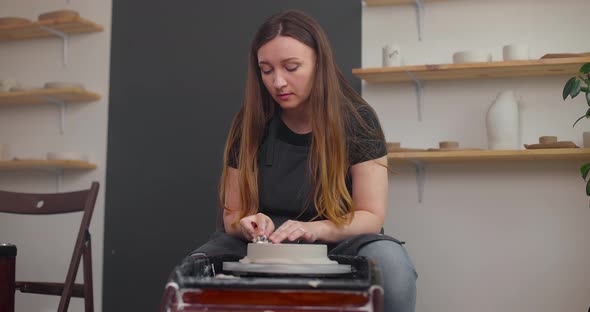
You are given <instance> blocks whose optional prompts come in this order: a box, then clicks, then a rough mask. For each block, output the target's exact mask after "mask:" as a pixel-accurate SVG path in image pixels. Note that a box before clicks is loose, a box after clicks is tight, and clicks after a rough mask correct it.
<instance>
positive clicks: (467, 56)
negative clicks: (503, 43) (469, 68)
mask: <svg viewBox="0 0 590 312" xmlns="http://www.w3.org/2000/svg"><path fill="white" fill-rule="evenodd" d="M491 61H492V55H491V54H490V53H487V52H482V51H459V52H456V53H454V54H453V63H454V64H463V63H480V62H491Z"/></svg>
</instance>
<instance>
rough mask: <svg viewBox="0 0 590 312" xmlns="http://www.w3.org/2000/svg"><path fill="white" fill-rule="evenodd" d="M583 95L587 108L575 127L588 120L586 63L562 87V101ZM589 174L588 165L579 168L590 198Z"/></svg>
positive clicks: (589, 99) (589, 85)
mask: <svg viewBox="0 0 590 312" xmlns="http://www.w3.org/2000/svg"><path fill="white" fill-rule="evenodd" d="M580 94H584V95H585V97H586V103H587V104H588V106H589V108H588V110H587V111H586V114H584V115H582V116H581V117H580V118H578V119H577V120H576V121H575V122H574V125H573V126H575V125H576V124H577V123H578V121H580V120H582V118H590V63H586V64H584V65H582V67H581V68H580V70H579V71H578V73H577V74H576V75H575V76H574V77H571V78H570V79H569V80H568V81H567V82H566V83H565V86H564V87H563V99H564V100H565V99H567V97H568V96H569V97H571V98H572V99H573V98H575V97H576V96H578V95H580ZM589 172H590V163H586V164H584V165H582V167H581V168H580V173H581V174H582V179H584V181H585V182H586V195H588V196H590V179H589V177H588V173H589Z"/></svg>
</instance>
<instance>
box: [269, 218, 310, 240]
mask: <svg viewBox="0 0 590 312" xmlns="http://www.w3.org/2000/svg"><path fill="white" fill-rule="evenodd" d="M316 231H317V230H316V229H315V225H314V223H313V222H300V221H293V220H288V221H287V222H285V223H283V224H282V225H281V226H279V228H278V229H276V230H275V231H274V232H273V233H272V234H271V235H270V236H269V238H268V239H269V240H270V241H271V242H273V243H274V244H278V243H280V242H282V241H284V240H285V239H286V240H289V241H291V242H293V241H296V240H299V239H303V240H305V241H306V242H309V243H313V242H315V241H316V240H317V234H316Z"/></svg>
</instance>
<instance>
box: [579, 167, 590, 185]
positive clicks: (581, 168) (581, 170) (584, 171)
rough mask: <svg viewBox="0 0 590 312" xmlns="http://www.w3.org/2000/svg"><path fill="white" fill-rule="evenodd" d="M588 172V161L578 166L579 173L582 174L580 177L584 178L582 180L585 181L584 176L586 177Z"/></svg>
mask: <svg viewBox="0 0 590 312" xmlns="http://www.w3.org/2000/svg"><path fill="white" fill-rule="evenodd" d="M588 172H590V163H585V164H583V165H582V167H580V173H581V174H582V179H584V181H586V178H587V177H588Z"/></svg>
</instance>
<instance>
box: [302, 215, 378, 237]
mask: <svg viewBox="0 0 590 312" xmlns="http://www.w3.org/2000/svg"><path fill="white" fill-rule="evenodd" d="M311 223H313V226H314V227H315V228H316V229H315V232H316V233H317V237H316V239H317V240H319V241H323V242H327V243H333V242H339V241H342V240H344V239H346V238H349V237H351V236H355V235H359V234H368V233H379V231H380V230H381V228H382V227H383V218H382V217H379V216H377V215H375V214H373V213H372V212H369V211H365V210H358V211H355V212H354V216H353V218H352V221H351V222H350V223H349V224H345V225H343V226H340V227H339V226H337V225H336V224H335V223H334V222H332V221H330V220H321V221H313V222H311Z"/></svg>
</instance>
